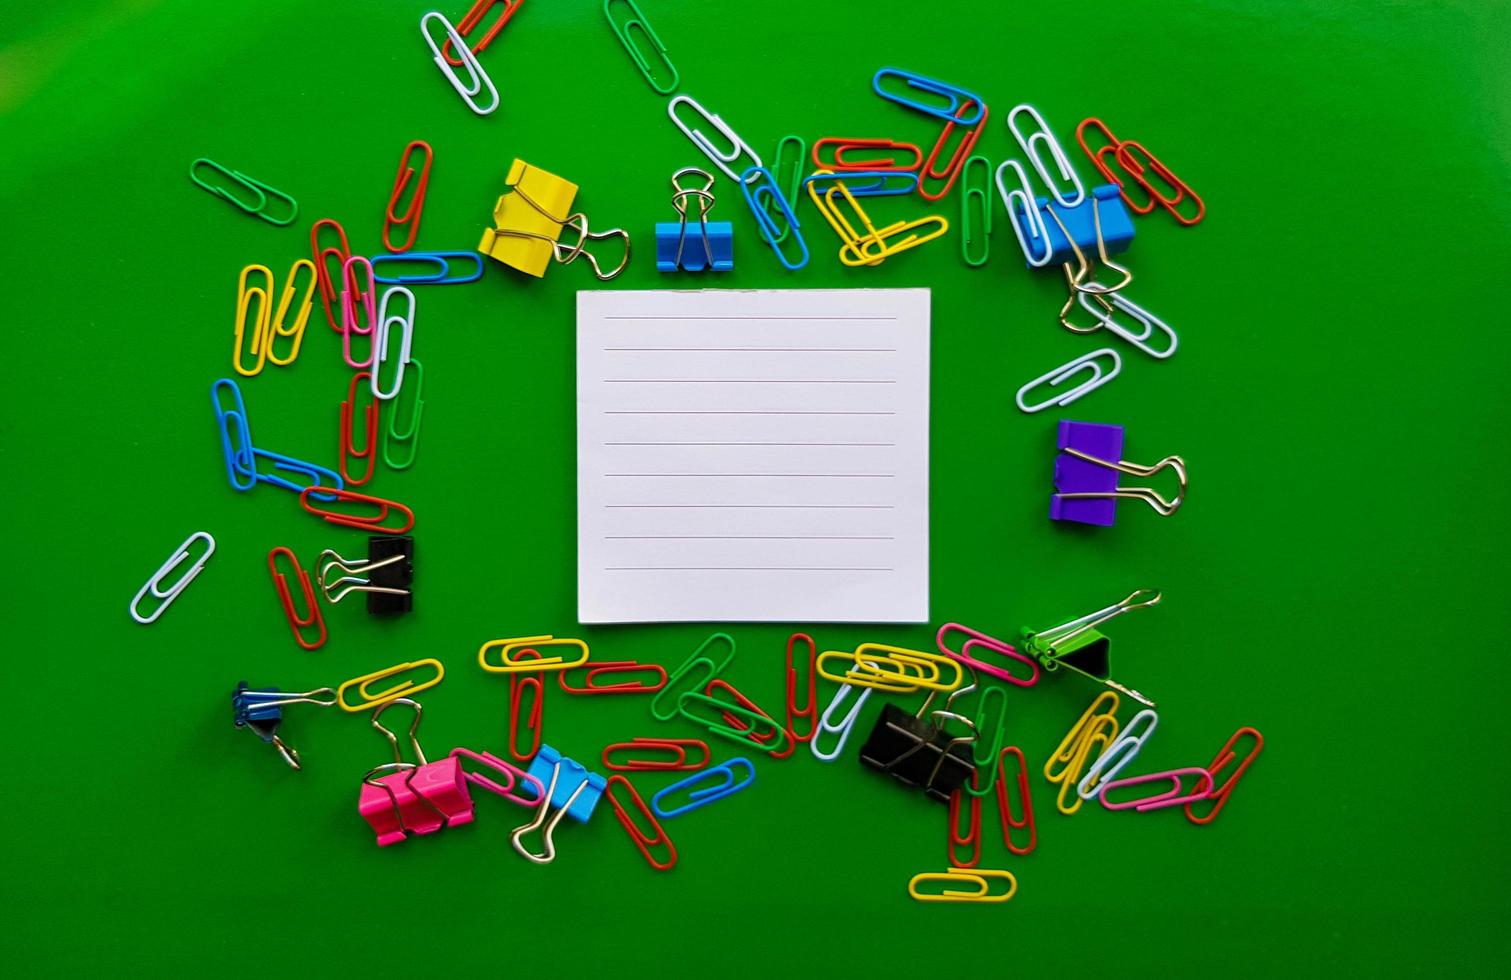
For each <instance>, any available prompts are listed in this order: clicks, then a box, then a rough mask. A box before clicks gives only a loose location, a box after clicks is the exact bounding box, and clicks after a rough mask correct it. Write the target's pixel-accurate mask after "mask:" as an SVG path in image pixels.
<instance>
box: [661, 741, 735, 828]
mask: <svg viewBox="0 0 1511 980" xmlns="http://www.w3.org/2000/svg"><path fill="white" fill-rule="evenodd" d="M736 769H744V770H745V777H744V778H743V779H740V778H739V777H737V776H736V775H735V770H736ZM716 776H717V777H722V778H723V781H722V782H721V783H719V784H718V785H714V786H705V785H704V784H705V783H708V782H711V781H712V779H713V778H714V777H716ZM753 782H755V766H753V765H751V764H750V760H749V759H746V758H744V757H741V756H736V757H735V758H733V759H730V760H729V761H728V762H721V763H719V764H718V765H717V766H713V767H712V768H709V769H705V770H703V771H702V772H700V773H695V774H694V775H691V776H688V777H687V778H686V779H682V780H678V781H677V782H675V783H672V784H671V785H670V786H668V787H666V788H665V789H663V790H662V791H661V792H659V793H657V794H656V795H655V796H653V797H651V809H652V810H654V811H655V812H656V816H658V817H660V818H661V819H663V820H665V819H667V818H669V817H677V816H681V815H682V814H684V813H687V812H688V811H690V810H696V809H698V808H699V807H701V806H707V805H708V804H710V803H712V802H714V801H715V800H722V799H724V797H726V796H733V795H734V794H735V793H738V792H739V791H740V790H742V789H744V788H745V787H747V786H749V785H750V784H751V783H753ZM682 792H686V793H687V802H686V803H683V804H682V805H680V806H674V807H672V808H671V809H667V807H666V805H665V803H664V802H663V801H664V800H666V799H667V798H668V797H673V796H676V795H677V794H678V793H682Z"/></svg>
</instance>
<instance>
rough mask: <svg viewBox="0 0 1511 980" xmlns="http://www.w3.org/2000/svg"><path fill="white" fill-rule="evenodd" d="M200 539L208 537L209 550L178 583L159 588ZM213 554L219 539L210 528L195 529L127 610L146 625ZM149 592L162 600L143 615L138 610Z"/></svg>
mask: <svg viewBox="0 0 1511 980" xmlns="http://www.w3.org/2000/svg"><path fill="white" fill-rule="evenodd" d="M196 538H204V540H205V553H204V554H202V555H200V556H199V557H198V558H197V559H195V561H194V564H193V565H191V566H190V567H189V570H188V571H187V572H185V573H184V574H183V575H182V576H181V577H180V578H179V580H178V581H177V582H174V583H173V584H172V585H171V586H169V587H168V588H167V589H162V588H159V586H160V585H161V584H162V581H163V579H164V578H167V576H168V573H170V572H172V571H173V570H174V569H175V568H177V567H178V566H179V565H181V564H182V563H183V561H184V559H185V558H188V557H189V546H190V545H191V544H193V543H194V541H195V539H196ZM213 554H215V539H214V538H213V537H211V536H210V533H209V532H208V531H195V532H194V533H193V534H191V535H189V537H188V538H186V539H185V540H184V543H183V544H181V545H179V546H178V550H177V551H175V552H173V554H171V555H169V556H168V560H167V561H165V562H163V563H162V565H161V566H159V567H158V570H157V571H155V572H153V573H152V577H151V578H149V579H148V580H147V584H145V585H143V586H142V587H141V588H140V589H138V590H137V593H136V597H135V598H133V599H132V600H131V605H130V606H128V607H126V610H127V612H129V613H131V618H132V619H134V620H136V621H137V622H138V623H141V624H142V625H143V626H145V625H147V624H148V623H151V622H154V621H155V620H156V619H157V617H159V616H161V615H162V614H163V610H164V609H167V608H168V606H169V605H170V604H171V603H172V602H173V600H174V599H177V598H178V594H179V593H180V592H182V591H184V590H185V589H187V588H188V587H189V583H190V582H192V581H194V576H196V575H198V574H199V573H200V572H201V571H203V570H204V567H205V562H207V561H209V560H210V556H211V555H213ZM149 592H150V593H152V597H153V598H154V599H160V600H162V602H161V604H160V605H159V606H158V607H157V608H156V609H154V610H153V611H152V614H151V615H149V616H146V617H143V616H142V614H141V613H140V612H138V611H137V610H138V608H139V607H140V606H141V604H142V598H143V597H144V596H146V595H147V593H149Z"/></svg>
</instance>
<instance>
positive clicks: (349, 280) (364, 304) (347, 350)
mask: <svg viewBox="0 0 1511 980" xmlns="http://www.w3.org/2000/svg"><path fill="white" fill-rule="evenodd" d="M359 266H360V267H361V268H363V269H365V270H367V275H366V279H367V288H366V289H365V290H364V289H363V288H362V287H361V285H360V284H359V283H358V282H357V277H356V275H355V274H354V273H353V270H354V269H356V268H357V267H359ZM376 289H377V283H376V281H375V280H374V278H373V266H372V263H371V262H369V261H368V260H367V259H366V258H365V257H364V256H361V255H353V256H352V257H351V258H349V259H347V260H346V261H345V262H344V263H342V265H341V355H342V357H344V358H345V359H346V363H347V366H349V367H352V368H355V369H356V370H358V371H360V370H362V369H363V368H365V367H369V366H371V364H372V362H373V357H374V355H375V351H374V348H373V343H372V333H373V329H374V328H375V327H376V325H377V322H378V314H377V311H376V309H375V304H374V303H373V293H374V291H375V290H376ZM359 313H365V314H366V316H365V317H364V316H360V315H359ZM364 320H365V321H366V323H365V325H364V322H363V321H364ZM353 334H356V335H358V336H361V337H366V338H368V343H367V357H365V358H363V359H362V360H360V361H358V360H353V359H352V335H353Z"/></svg>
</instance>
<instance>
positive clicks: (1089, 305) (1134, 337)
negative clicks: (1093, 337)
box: [1066, 292, 1180, 360]
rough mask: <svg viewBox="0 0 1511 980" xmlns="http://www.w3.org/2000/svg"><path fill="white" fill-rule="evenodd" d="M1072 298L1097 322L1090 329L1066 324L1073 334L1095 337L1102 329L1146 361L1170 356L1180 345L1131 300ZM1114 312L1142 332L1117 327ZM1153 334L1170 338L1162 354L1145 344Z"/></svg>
mask: <svg viewBox="0 0 1511 980" xmlns="http://www.w3.org/2000/svg"><path fill="white" fill-rule="evenodd" d="M1076 298H1077V300H1078V301H1079V302H1080V304H1081V308H1082V309H1084V310H1086V312H1088V313H1090V314H1091V315H1093V316H1095V317H1096V318H1097V325H1096V326H1094V327H1077V326H1074V325H1072V324H1066V326H1067V327H1069V328H1070V330H1071V331H1072V332H1073V333H1095V332H1096V331H1098V330H1100V329H1102V328H1103V327H1106V328H1107V329H1108V330H1110V331H1112V332H1113V333H1115V334H1117V335H1118V336H1119V337H1121V338H1123V339H1124V340H1126V341H1128V343H1130V344H1132V345H1133V346H1135V347H1137V348H1138V349H1139V350H1141V351H1143V352H1144V353H1145V354H1148V355H1149V356H1150V357H1157V358H1160V359H1161V360H1163V359H1164V358H1167V357H1169V356H1170V355H1171V354H1174V353H1175V349H1176V347H1178V346H1179V345H1180V338H1179V337H1177V336H1175V331H1174V330H1171V329H1170V326H1169V325H1168V324H1167V323H1165V321H1163V320H1161V319H1160V318H1159V317H1157V316H1155V315H1154V314H1153V313H1150V312H1149V311H1148V310H1146V309H1144V308H1143V307H1142V306H1139V305H1138V304H1137V303H1135V302H1133V300H1131V299H1127V298H1126V297H1124V296H1123V294H1122V293H1111V294H1108V295H1105V296H1095V297H1093V296H1092V295H1091V294H1090V293H1084V292H1083V293H1079V294H1078V295H1077V297H1076ZM1108 306H1111V307H1114V309H1108V308H1107V307H1108ZM1117 310H1121V311H1122V312H1124V313H1126V314H1128V315H1129V316H1131V317H1133V319H1134V320H1136V321H1138V324H1139V326H1140V327H1142V328H1143V329H1142V330H1140V331H1139V332H1137V333H1135V332H1134V331H1133V330H1132V329H1130V328H1129V327H1127V326H1125V325H1124V324H1122V323H1119V322H1118V319H1117V316H1116V312H1117ZM1156 330H1160V331H1163V332H1164V334H1165V336H1167V337H1169V338H1170V345H1169V346H1168V347H1166V348H1165V349H1164V350H1162V351H1160V350H1155V349H1154V348H1153V347H1151V346H1150V345H1149V343H1148V341H1149V338H1150V337H1152V336H1154V332H1155V331H1156Z"/></svg>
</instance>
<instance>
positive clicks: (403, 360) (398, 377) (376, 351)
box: [372, 286, 415, 401]
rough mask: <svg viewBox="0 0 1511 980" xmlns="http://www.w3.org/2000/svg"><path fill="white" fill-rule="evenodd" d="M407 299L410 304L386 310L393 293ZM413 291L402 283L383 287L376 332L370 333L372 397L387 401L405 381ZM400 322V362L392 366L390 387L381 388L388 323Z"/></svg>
mask: <svg viewBox="0 0 1511 980" xmlns="http://www.w3.org/2000/svg"><path fill="white" fill-rule="evenodd" d="M395 293H397V294H398V295H400V296H402V297H404V298H405V299H407V300H409V308H408V309H407V310H406V311H405V312H403V313H389V312H388V301H389V299H391V298H392V297H393V296H394V294H395ZM414 308H415V305H414V293H411V292H410V291H409V290H407V289H405V288H404V287H403V286H392V287H390V288H388V289H386V290H384V291H383V296H382V298H381V299H379V300H378V332H377V333H375V334H374V335H373V366H372V389H373V397H374V398H381V399H383V400H384V401H387V400H388V399H390V398H396V397H398V394H399V389H400V388H401V387H403V385H404V366H405V365H406V364H408V363H409V348H410V346H411V345H412V344H413V343H414ZM395 323H397V324H398V325H399V336H400V339H399V366H398V367H397V368H395V369H394V376H393V388H392V389H391V390H389V391H384V390H383V389H382V388H381V387H380V386H379V384H378V376H379V375H380V374H381V373H382V371H383V365H384V364H386V363H388V359H389V358H388V334H389V329H390V327H391V326H392V325H393V324H395Z"/></svg>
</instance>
